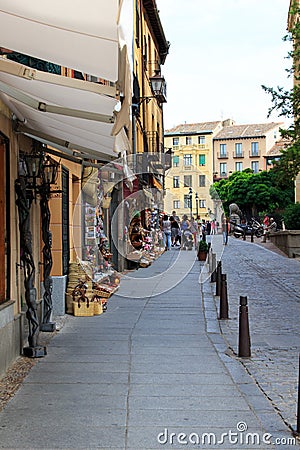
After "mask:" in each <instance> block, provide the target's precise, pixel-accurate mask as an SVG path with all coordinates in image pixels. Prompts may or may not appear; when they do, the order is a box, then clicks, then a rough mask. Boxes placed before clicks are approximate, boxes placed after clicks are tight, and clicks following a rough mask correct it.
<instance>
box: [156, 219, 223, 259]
mask: <svg viewBox="0 0 300 450" xmlns="http://www.w3.org/2000/svg"><path fill="white" fill-rule="evenodd" d="M218 225H219V224H218V222H217V221H216V220H212V221H206V220H205V219H203V220H202V221H201V219H200V217H199V216H198V217H197V218H196V219H195V218H194V217H191V218H190V219H188V217H187V215H186V214H184V215H183V216H182V219H181V220H180V219H179V217H178V216H177V215H176V211H173V212H172V215H171V216H168V215H166V214H165V215H164V216H163V218H162V221H161V230H162V232H163V238H164V247H165V249H166V250H170V249H171V247H181V249H183V250H186V249H188V250H191V249H192V248H193V246H194V248H195V249H196V248H197V240H198V238H199V237H200V238H201V236H203V235H209V234H217V233H218Z"/></svg>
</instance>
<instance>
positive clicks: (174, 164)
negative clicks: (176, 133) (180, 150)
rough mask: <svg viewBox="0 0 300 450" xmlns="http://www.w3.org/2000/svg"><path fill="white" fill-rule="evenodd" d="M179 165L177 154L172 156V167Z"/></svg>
mask: <svg viewBox="0 0 300 450" xmlns="http://www.w3.org/2000/svg"><path fill="white" fill-rule="evenodd" d="M178 166H179V156H173V167H178Z"/></svg>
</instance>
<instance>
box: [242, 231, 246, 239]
mask: <svg viewBox="0 0 300 450" xmlns="http://www.w3.org/2000/svg"><path fill="white" fill-rule="evenodd" d="M245 240H246V231H245V232H244V234H243V241H245Z"/></svg>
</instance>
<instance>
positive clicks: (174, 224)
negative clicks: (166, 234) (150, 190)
mask: <svg viewBox="0 0 300 450" xmlns="http://www.w3.org/2000/svg"><path fill="white" fill-rule="evenodd" d="M170 222H171V245H172V247H174V246H175V245H180V244H179V217H178V216H176V211H173V212H172V215H171V216H170Z"/></svg>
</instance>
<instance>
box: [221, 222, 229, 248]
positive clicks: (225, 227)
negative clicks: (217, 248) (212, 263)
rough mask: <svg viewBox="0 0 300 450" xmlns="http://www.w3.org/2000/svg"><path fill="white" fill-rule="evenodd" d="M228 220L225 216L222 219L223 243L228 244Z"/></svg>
mask: <svg viewBox="0 0 300 450" xmlns="http://www.w3.org/2000/svg"><path fill="white" fill-rule="evenodd" d="M228 233H229V222H228V219H227V218H226V217H224V219H223V221H222V235H223V245H227V244H228Z"/></svg>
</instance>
